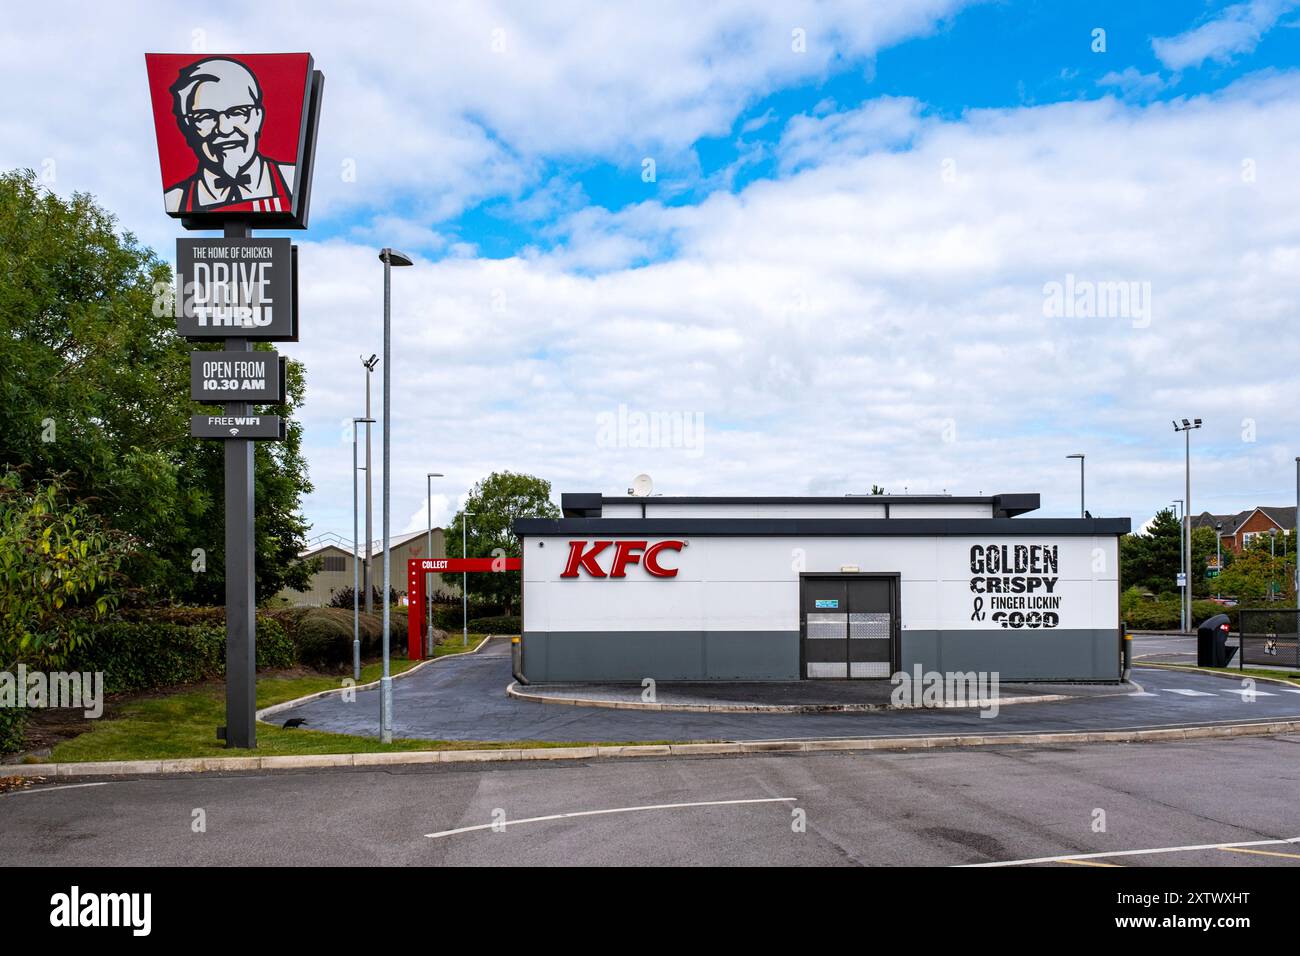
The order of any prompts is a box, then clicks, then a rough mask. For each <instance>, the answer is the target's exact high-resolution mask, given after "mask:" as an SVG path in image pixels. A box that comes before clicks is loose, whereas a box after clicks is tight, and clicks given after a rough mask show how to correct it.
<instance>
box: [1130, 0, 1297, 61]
mask: <svg viewBox="0 0 1300 956" xmlns="http://www.w3.org/2000/svg"><path fill="white" fill-rule="evenodd" d="M1297 5H1298V4H1297V2H1296V0H1249V2H1247V3H1235V4H1233V5H1232V6H1229V7H1224V8H1223V9H1222V10H1220V11H1219V12H1218V13H1217V14H1216V15H1215V16H1213V17H1211V18H1210V19H1209V20H1207V21H1206V22H1205V23H1202V24H1201V25H1200V26H1198V27H1194V28H1192V29H1191V30H1188V31H1186V32H1184V33H1180V34H1178V35H1177V36H1172V37H1156V38H1155V39H1153V40H1152V41H1151V48H1152V50H1154V51H1155V54H1156V57H1157V58H1158V59H1159V60H1160V62H1161V63H1163V64H1164V65H1165V66H1166V67H1167V68H1169V69H1171V70H1185V69H1187V68H1188V67H1196V66H1200V65H1201V64H1202V63H1204V62H1205V61H1206V60H1213V61H1215V62H1216V63H1227V62H1230V61H1231V60H1232V58H1233V57H1234V56H1236V55H1238V54H1241V53H1250V52H1252V51H1253V50H1254V49H1255V47H1256V46H1257V45H1258V44H1259V41H1260V39H1261V38H1262V37H1263V36H1264V34H1265V33H1267V32H1268V31H1269V30H1271V29H1273V26H1274V25H1275V24H1276V23H1277V21H1278V19H1279V18H1280V17H1281V16H1282V15H1283V14H1284V13H1287V12H1289V11H1291V10H1294V9H1295V8H1296V6H1297Z"/></svg>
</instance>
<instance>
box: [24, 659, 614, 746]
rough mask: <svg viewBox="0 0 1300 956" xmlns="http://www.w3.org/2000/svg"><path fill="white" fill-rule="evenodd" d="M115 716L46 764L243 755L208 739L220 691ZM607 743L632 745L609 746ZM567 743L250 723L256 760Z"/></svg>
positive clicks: (282, 691)
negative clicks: (379, 735)
mask: <svg viewBox="0 0 1300 956" xmlns="http://www.w3.org/2000/svg"><path fill="white" fill-rule="evenodd" d="M482 639H483V635H470V643H469V648H468V650H473V649H474V648H475V647H477V646H478V644H479V643H480V642H481V640H482ZM466 650H467V649H465V648H462V647H461V644H460V641H459V640H455V641H451V642H449V643H448V644H440V645H438V646H437V647H436V648H435V656H436V657H445V656H447V655H449V654H459V653H465V652H466ZM417 663H419V662H418V661H408V660H404V659H403V660H399V659H397V658H393V659H392V660H391V661H390V664H389V670H390V672H391V673H393V674H400V673H402V672H403V671H406V670H409V669H410V668H412V667H414V666H415V665H416V664H417ZM381 671H382V664H380V663H379V662H374V663H371V664H367V665H366V666H364V667H363V668H362V669H361V681H360V683H362V684H365V683H369V682H371V681H375V680H378V679H379V677H380V673H381ZM341 680H342V678H341V677H339V676H334V675H328V674H321V675H310V676H306V677H263V678H259V679H258V681H257V706H258V708H259V709H260V708H262V707H269V706H271V705H272V704H280V703H283V702H285V701H288V700H294V699H295V698H298V697H305V696H306V695H308V694H314V693H317V692H319V691H322V690H333V689H335V688H337V687H338V686H339V684H340V681H341ZM119 714H120V716H118V717H116V718H114V719H112V720H105V721H102V722H99V723H98V724H96V725H95V726H94V728H93V729H92V730H90V731H88V732H87V733H84V734H81V735H80V736H78V737H74V738H72V739H71V740H65V741H63V742H62V743H59V744H57V745H56V746H55V747H54V749H53V752H52V753H51V754H50V761H53V762H57V763H63V762H69V763H81V762H86V761H98V760H168V759H174V758H181V757H231V756H239V755H240V754H242V753H244V752H243V751H239V750H227V749H226V748H225V746H224V745H223V744H222V743H221V742H220V741H218V740H217V739H216V728H217V727H218V726H219V725H221V724H223V723H225V720H226V698H225V686H224V685H223V684H205V685H203V686H201V687H194V688H191V689H189V690H184V691H181V692H179V693H175V694H169V695H167V696H165V697H155V698H149V699H144V700H138V701H134V702H132V703H129V704H124V705H123V706H122V707H121V709H120V712H119ZM609 743H611V744H619V743H632V741H610V742H609ZM567 746H572V744H571V743H569V742H558V743H556V742H547V741H532V740H523V741H518V740H516V741H506V742H488V743H485V742H477V741H464V740H410V739H401V740H394V741H393V742H392V743H391V744H383V743H380V742H379V741H378V740H376V739H374V738H373V737H357V736H351V735H348V734H332V733H327V732H325V731H321V730H304V729H299V730H285V729H284V728H283V727H280V726H277V725H275V724H266V723H263V724H258V727H257V751H256V753H257V755H258V756H274V755H280V754H341V753H385V752H392V751H410V750H503V749H515V748H520V747H567Z"/></svg>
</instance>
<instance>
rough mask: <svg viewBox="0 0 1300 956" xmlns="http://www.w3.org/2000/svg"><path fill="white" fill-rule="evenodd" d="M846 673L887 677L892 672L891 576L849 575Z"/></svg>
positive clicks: (894, 613)
mask: <svg viewBox="0 0 1300 956" xmlns="http://www.w3.org/2000/svg"><path fill="white" fill-rule="evenodd" d="M846 586H847V588H848V592H849V676H850V677H888V676H889V675H890V674H892V673H893V672H894V669H893V660H892V659H893V656H894V655H893V649H894V620H895V619H896V614H897V608H896V607H895V606H894V579H893V578H850V579H849V580H848V582H847V584H846Z"/></svg>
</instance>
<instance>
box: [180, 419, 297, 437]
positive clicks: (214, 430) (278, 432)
mask: <svg viewBox="0 0 1300 956" xmlns="http://www.w3.org/2000/svg"><path fill="white" fill-rule="evenodd" d="M190 437H191V438H267V439H270V440H272V441H276V440H283V438H284V421H283V420H282V419H281V418H280V416H279V415H191V416H190Z"/></svg>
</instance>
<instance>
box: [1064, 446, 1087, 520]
mask: <svg viewBox="0 0 1300 956" xmlns="http://www.w3.org/2000/svg"><path fill="white" fill-rule="evenodd" d="M1065 457H1066V458H1077V459H1079V517H1080V518H1082V517H1083V516H1084V515H1086V514H1087V513H1088V511H1087V509H1086V508H1084V507H1083V455H1079V454H1074V455H1066V456H1065Z"/></svg>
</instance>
